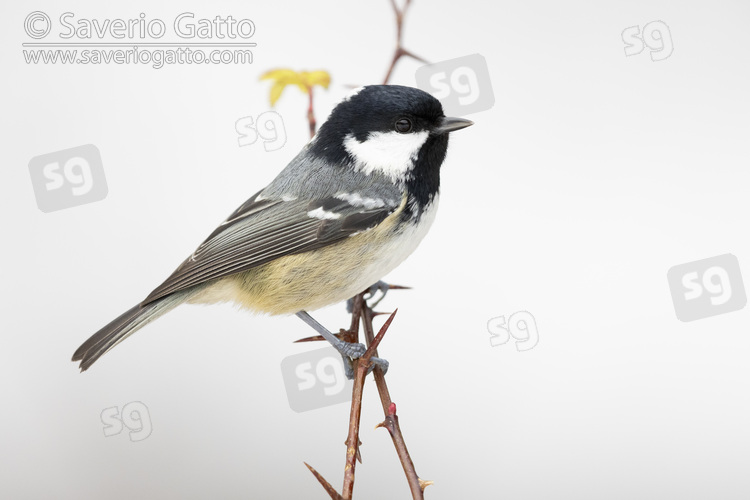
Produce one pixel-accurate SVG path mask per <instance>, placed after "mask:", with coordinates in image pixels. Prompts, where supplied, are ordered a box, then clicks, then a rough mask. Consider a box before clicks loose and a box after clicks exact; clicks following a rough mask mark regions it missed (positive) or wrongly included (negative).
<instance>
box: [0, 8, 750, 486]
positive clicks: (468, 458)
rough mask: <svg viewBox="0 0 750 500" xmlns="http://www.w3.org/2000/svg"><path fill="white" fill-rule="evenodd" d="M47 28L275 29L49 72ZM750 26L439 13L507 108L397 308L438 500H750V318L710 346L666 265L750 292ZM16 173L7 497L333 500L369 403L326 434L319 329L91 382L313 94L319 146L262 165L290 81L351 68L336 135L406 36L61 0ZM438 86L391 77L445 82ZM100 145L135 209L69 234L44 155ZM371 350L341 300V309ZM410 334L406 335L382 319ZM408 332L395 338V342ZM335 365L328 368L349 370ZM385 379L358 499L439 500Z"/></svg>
mask: <svg viewBox="0 0 750 500" xmlns="http://www.w3.org/2000/svg"><path fill="white" fill-rule="evenodd" d="M31 10H43V11H45V12H47V13H48V14H49V15H50V17H51V18H53V19H56V18H57V17H58V16H59V15H60V14H61V13H63V12H65V11H71V12H73V13H74V14H75V15H76V19H77V18H88V19H92V18H96V19H105V18H110V19H111V18H125V19H127V18H136V17H137V16H138V14H139V13H140V12H145V13H146V14H147V18H149V19H152V18H157V17H158V18H161V19H164V20H165V21H166V22H167V24H168V25H169V23H170V20H172V19H174V17H175V16H177V15H178V14H180V13H182V12H186V11H190V12H194V13H195V14H196V17H207V18H213V17H215V16H217V15H221V16H226V15H230V14H231V15H232V16H233V17H234V18H237V19H239V18H250V19H252V20H253V21H254V22H255V24H256V27H257V34H256V35H255V37H254V41H255V42H257V43H258V46H257V48H256V49H255V50H254V55H255V61H254V63H253V64H252V65H250V66H240V65H224V66H217V65H206V66H195V65H182V66H168V67H164V68H162V69H159V70H156V69H153V68H151V67H150V66H147V65H129V66H125V65H116V64H110V65H99V66H81V65H78V66H75V65H68V66H65V65H60V64H58V65H27V64H26V63H25V62H24V59H23V57H22V53H21V43H23V42H26V41H30V40H29V39H28V38H27V37H26V35H25V34H24V32H23V20H24V18H25V17H26V15H27V14H28V13H29V12H30V11H31ZM748 14H749V9H748V7H747V4H746V3H743V2H732V1H723V2H710V3H708V2H679V3H678V2H663V1H656V2H655V1H636V2H632V1H628V2H625V1H623V2H606V3H605V2H586V1H569V2H535V1H531V2H494V3H487V2H479V1H462V2H448V1H441V2H437V1H433V2H428V1H426V0H415V3H414V6H413V9H412V10H411V11H410V12H409V14H408V17H407V24H406V32H405V44H406V46H407V48H409V49H410V50H412V51H414V52H415V53H417V54H420V55H422V56H423V57H425V58H427V59H429V60H430V61H435V62H436V61H441V60H446V59H452V58H455V57H460V56H464V55H468V54H473V53H480V54H482V55H483V56H484V57H485V58H486V60H487V63H488V65H489V69H490V74H491V79H492V86H493V89H494V94H495V100H496V102H495V106H494V107H493V108H492V109H491V110H489V111H485V112H481V113H476V114H473V115H471V116H470V118H471V119H472V120H474V121H475V122H476V125H475V126H474V127H471V128H469V129H466V130H462V131H460V132H457V133H456V134H455V135H454V136H453V137H452V139H451V145H450V151H449V155H448V159H447V162H446V164H445V165H444V167H443V171H442V182H443V189H442V199H441V207H440V213H439V215H438V218H437V221H436V223H435V225H434V227H433V230H432V231H431V233H430V234H429V235H428V237H427V238H426V239H425V241H424V242H423V244H422V245H421V247H420V248H419V249H418V250H417V252H416V253H415V254H414V255H413V256H412V257H411V258H410V259H409V260H407V261H406V263H404V264H403V265H402V266H401V267H400V268H399V269H397V270H396V271H394V272H393V273H392V274H391V275H390V276H388V277H387V279H388V280H389V281H390V282H393V283H398V284H404V285H411V286H413V287H414V290H412V291H408V292H393V293H392V295H390V296H389V297H388V298H387V299H386V300H385V302H383V303H382V305H381V306H380V309H382V310H392V309H393V308H395V307H398V308H399V314H398V316H397V317H396V320H395V322H394V324H393V326H392V328H391V330H390V332H389V334H388V335H387V336H386V338H385V341H384V343H383V344H382V346H381V350H380V352H381V354H382V355H383V356H384V357H386V358H387V359H388V360H389V361H390V362H391V370H390V372H389V374H388V382H389V385H390V388H391V395H392V397H393V400H394V401H395V402H396V403H397V404H398V411H399V415H400V416H401V423H402V427H403V431H404V434H405V437H406V440H407V443H408V445H409V449H410V451H411V453H412V457H413V459H414V462H415V464H416V467H417V471H418V472H419V473H420V474H421V476H422V477H423V478H425V479H431V480H434V481H435V485H434V486H431V487H430V488H429V489H428V490H427V497H428V498H432V499H455V498H479V497H482V498H513V499H550V498H554V499H558V498H559V499H578V500H580V499H601V498H607V499H630V498H640V499H663V498H680V499H693V498H695V499H699V498H722V499H735V498H737V499H740V498H748V496H750V480H748V478H747V470H748V466H750V458H749V457H750V455H748V452H747V450H748V449H749V447H750V431H748V422H749V421H750V403H748V392H749V391H748V389H750V387H749V386H750V373H749V371H750V369H749V368H748V361H747V360H748V355H749V354H750V332H748V314H749V312H748V308H745V309H743V310H741V311H738V312H733V313H729V314H725V315H721V316H716V317H712V318H706V319H702V320H698V321H694V322H690V323H682V322H680V321H678V320H677V318H676V317H675V314H674V309H673V306H672V301H671V297H670V293H669V288H668V284H667V279H666V274H667V270H668V269H669V268H670V267H672V266H674V265H678V264H682V263H685V262H690V261H693V260H698V259H703V258H707V257H712V256H715V255H720V254H724V253H733V254H734V255H736V256H737V257H738V259H739V261H740V265H741V266H744V268H743V269H744V270H745V272H746V287H747V286H748V285H747V282H748V280H750V277H749V276H750V268H748V263H750V238H749V237H748V214H749V213H750V201H748V196H747V192H748V182H749V181H750V174H749V173H748V172H749V171H750V170H749V169H748V156H749V153H750V141H748V132H749V131H750V125H748V116H750V99H749V98H748V91H747V89H749V88H750V72H749V71H748V64H747V56H748V54H747V49H748V47H750V31H748V29H747V23H748V20H749V19H748ZM1 19H2V21H1V23H2V24H1V25H0V28H2V29H1V30H0V37H1V38H0V40H1V42H2V43H0V57H1V58H2V63H3V77H2V80H1V83H0V85H2V96H3V106H2V113H0V127H2V130H1V131H2V137H4V142H3V151H4V153H5V158H6V159H5V168H4V170H3V173H4V176H3V181H2V182H0V200H2V201H1V203H2V211H1V212H0V213H2V228H3V245H2V250H1V252H2V255H1V257H2V262H3V265H2V266H1V267H2V281H1V282H2V284H3V288H2V290H3V291H2V294H3V295H2V303H3V306H2V308H3V309H2V310H3V314H2V320H1V321H2V327H0V330H2V333H1V334H0V335H1V337H0V380H1V382H0V401H1V403H0V404H1V405H2V411H0V471H2V472H0V476H1V478H0V497H2V498H61V499H62V498H77V499H84V498H85V499H88V498H92V499H93V498H181V499H187V498H195V499H202V498H321V499H322V498H328V497H327V496H326V494H325V493H324V492H323V490H322V488H321V487H320V486H319V485H318V484H317V482H316V481H315V479H314V478H313V477H312V475H311V474H310V473H309V472H308V471H307V469H306V468H305V467H304V465H303V461H307V462H308V463H310V464H311V465H313V466H314V467H315V468H316V469H317V470H318V471H320V472H321V473H322V474H323V475H324V476H325V477H327V478H328V479H329V480H330V481H331V482H332V483H333V484H334V485H336V486H337V487H340V485H341V481H342V477H343V466H344V459H345V447H344V445H343V441H344V439H345V436H346V430H347V419H348V406H347V405H336V406H330V407H327V408H324V409H321V410H316V411H310V412H306V413H295V412H293V411H292V410H291V409H290V408H289V405H288V402H287V399H286V394H285V389H284V385H283V382H282V377H281V370H280V363H281V360H282V359H283V358H284V357H285V356H289V355H291V354H298V353H300V352H303V351H304V350H305V349H308V348H309V347H308V346H299V345H294V344H292V343H291V342H292V341H293V340H295V339H297V338H300V337H303V336H307V335H310V334H311V331H308V330H309V329H308V328H307V327H305V326H304V325H303V323H302V322H300V321H299V320H297V319H295V318H293V317H292V318H275V317H263V316H252V315H250V314H248V313H245V312H239V311H237V310H236V309H235V308H233V307H232V306H230V305H224V306H211V307H197V306H184V307H181V308H179V309H177V310H175V311H173V312H172V313H170V314H169V315H167V316H165V317H164V318H162V319H160V320H159V321H157V322H156V323H154V324H152V325H149V326H148V327H146V328H145V329H143V330H141V331H140V332H138V333H137V334H136V335H134V336H133V337H132V338H130V339H129V340H127V341H126V342H124V343H123V344H121V345H119V346H118V347H117V348H116V349H114V350H113V351H112V352H110V353H108V354H107V355H106V356H104V357H103V358H102V359H101V360H100V361H99V362H97V363H96V365H94V367H93V368H92V369H91V370H89V371H88V372H86V373H84V374H79V372H78V370H77V367H76V365H74V364H73V363H71V362H70V361H69V359H70V356H71V354H72V353H73V351H74V350H75V348H76V347H78V345H79V344H80V343H81V342H82V341H84V340H85V339H86V338H87V337H88V336H89V335H91V334H92V333H94V332H95V331H96V330H98V329H99V328H100V327H101V326H103V325H104V324H106V323H107V322H108V321H110V320H111V319H113V318H114V317H115V316H117V315H119V314H120V313H121V312H123V311H124V310H126V309H127V308H129V307H130V306H132V305H133V304H135V303H136V302H138V301H140V300H141V299H142V298H143V297H145V295H147V294H148V292H149V291H150V290H151V289H153V288H154V287H155V286H156V285H158V284H159V283H160V282H161V281H162V280H163V279H164V278H166V276H167V275H168V274H169V273H171V272H172V270H173V269H174V268H175V267H176V266H177V265H178V264H179V263H180V262H181V261H182V259H184V258H185V257H186V256H187V255H189V253H190V252H192V250H193V249H194V248H195V246H197V244H198V243H199V242H200V241H202V240H203V238H205V236H207V235H208V234H209V233H210V231H211V230H212V229H213V228H214V227H215V225H216V224H217V223H218V222H220V221H221V220H222V219H223V218H224V217H225V216H226V215H228V214H229V213H230V212H231V211H232V210H233V209H234V208H235V207H236V206H238V205H239V204H240V203H242V202H243V201H244V200H245V199H247V198H248V197H249V196H250V195H252V194H253V193H255V192H256V191H257V190H258V189H260V188H261V187H263V186H264V185H265V184H266V183H268V182H269V181H270V180H271V179H272V178H273V177H274V176H275V175H276V173H278V172H279V171H280V170H281V169H282V168H283V167H284V165H285V164H286V162H288V161H289V160H290V159H291V158H292V157H293V156H294V155H295V154H296V152H297V151H298V150H299V148H300V147H302V145H303V144H304V143H305V142H306V140H307V130H306V128H307V123H306V121H305V110H306V98H305V96H304V95H303V94H301V93H300V92H299V91H298V90H297V89H295V88H289V89H287V90H286V92H285V95H284V96H283V97H282V99H281V101H280V103H279V104H278V106H277V108H276V110H277V111H278V112H279V113H280V114H281V115H282V116H283V117H284V120H285V123H286V131H287V134H288V141H287V144H286V146H285V147H283V148H282V149H280V150H279V151H275V152H265V151H264V150H263V148H262V146H261V144H260V143H257V144H255V145H252V146H246V147H239V146H238V144H237V133H236V132H235V130H234V124H235V122H236V120H237V119H239V118H241V117H245V116H257V114H259V113H261V112H263V111H266V110H268V109H269V104H268V89H269V84H268V82H259V81H258V77H259V75H260V74H262V73H263V72H265V71H266V70H268V69H272V68H276V67H289V68H293V69H326V70H328V71H330V72H331V74H332V76H333V81H332V84H331V87H330V89H329V90H328V91H320V90H318V91H317V94H316V95H317V97H316V110H317V115H318V119H319V121H322V120H323V119H324V118H325V116H326V115H327V113H328V111H330V109H331V107H332V106H333V105H334V104H335V102H336V101H338V100H339V99H340V98H341V97H343V96H344V95H345V94H346V93H347V91H348V87H347V85H348V84H357V85H358V84H366V83H379V82H380V81H381V80H382V78H383V76H384V75H385V70H386V67H387V65H388V63H389V61H390V58H391V56H392V52H391V51H392V49H393V43H394V39H395V28H394V22H393V14H392V12H391V9H390V6H389V3H388V2H387V1H386V0H377V1H369V2H345V1H322V0H321V1H317V2H303V1H297V2H287V3H286V4H285V3H284V2H249V1H245V2H215V3H213V4H208V3H206V4H203V5H202V4H199V3H196V2H191V1H181V2H172V3H162V4H160V5H155V4H154V3H153V2H128V3H122V4H121V5H119V6H115V5H107V6H105V5H103V4H101V3H98V2H91V1H74V0H68V1H66V2H51V1H40V2H36V3H35V4H34V5H33V6H29V7H17V6H13V7H10V6H8V5H7V4H4V6H3V7H2V16H1ZM654 20H662V21H664V22H665V23H667V24H668V25H669V27H670V30H671V36H672V39H673V43H674V53H673V54H672V56H671V57H670V58H668V59H666V60H664V61H659V62H652V61H651V59H650V57H649V55H648V49H647V50H646V51H644V52H643V53H641V54H640V55H637V56H632V57H626V56H625V53H624V47H625V45H624V43H623V41H622V39H621V33H622V31H623V30H624V29H625V28H627V27H630V26H635V25H639V26H641V27H642V26H643V25H644V24H646V23H648V22H650V21H654ZM418 67H419V63H417V62H415V61H411V60H405V61H403V62H402V63H400V64H399V66H398V68H397V71H396V73H395V75H394V78H393V80H392V83H399V84H405V85H414V82H415V80H414V74H415V71H416V69H417V68H418ZM89 143H91V144H95V145H96V146H97V147H98V148H99V149H100V151H101V154H102V158H103V162H104V169H105V172H106V176H107V183H108V185H109V194H108V196H107V198H106V199H105V200H103V201H101V202H97V203H92V204H88V205H83V206H79V207H75V208H71V209H67V210H62V211H59V212H54V213H49V214H44V213H42V212H40V211H39V210H38V208H37V206H36V202H35V199H34V194H33V190H32V186H31V182H30V177H29V172H28V168H27V165H28V162H29V160H30V159H31V158H32V157H34V156H37V155H41V154H45V153H50V152H53V151H58V150H62V149H66V148H70V147H74V146H79V145H82V144H89ZM519 310H528V311H529V312H531V313H532V314H533V315H534V317H535V318H536V321H537V324H538V328H539V343H538V345H537V346H536V347H535V348H534V349H531V350H529V351H525V352H518V351H517V350H516V349H515V347H514V345H513V341H511V342H509V343H508V344H506V345H503V346H499V347H494V348H493V347H490V342H489V333H488V331H487V321H488V320H489V319H490V318H493V317H497V316H500V315H506V316H507V315H510V314H512V313H513V312H515V311H519ZM316 317H318V319H319V320H321V321H322V322H323V323H324V324H326V325H328V326H329V327H330V328H338V327H339V326H346V325H348V317H347V316H346V315H345V313H344V310H343V307H342V306H340V305H337V306H334V307H331V308H328V309H326V310H323V311H319V312H317V313H316ZM379 321H382V319H379ZM378 324H380V323H378ZM318 347H320V346H319V345H315V346H313V348H318ZM374 389H375V388H374V385H373V384H371V383H368V385H367V387H366V393H365V397H366V400H367V401H366V404H365V407H364V410H363V416H362V434H361V439H362V441H363V446H362V454H363V457H364V464H362V465H360V466H359V467H358V468H357V482H356V486H355V498H359V499H382V498H409V494H408V490H407V486H406V481H405V479H404V478H403V473H402V471H401V466H400V464H399V463H398V461H397V458H396V455H395V452H394V451H393V446H392V444H391V440H390V438H389V436H388V434H387V432H386V431H385V430H383V429H378V430H373V427H374V426H375V424H377V423H378V422H379V421H381V420H382V413H381V410H380V407H379V402H378V400H377V396H376V392H375V390H374ZM131 401H142V402H143V403H144V404H146V405H147V406H148V408H149V411H150V417H151V421H152V425H153V432H152V434H151V436H149V437H148V439H146V440H144V441H141V442H136V443H133V442H131V441H130V440H129V439H128V436H127V433H126V432H123V433H122V434H120V435H117V436H113V437H104V434H103V424H102V422H101V420H100V413H101V412H102V410H104V409H105V408H109V407H113V406H119V407H122V405H124V404H126V403H128V402H131Z"/></svg>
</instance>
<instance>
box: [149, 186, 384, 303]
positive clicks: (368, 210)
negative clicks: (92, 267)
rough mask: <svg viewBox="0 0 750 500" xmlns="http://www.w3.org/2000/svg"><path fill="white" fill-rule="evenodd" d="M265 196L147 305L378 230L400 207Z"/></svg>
mask: <svg viewBox="0 0 750 500" xmlns="http://www.w3.org/2000/svg"><path fill="white" fill-rule="evenodd" d="M259 194H260V193H258V194H256V195H255V196H253V197H252V198H250V199H249V200H248V201H246V202H245V203H244V204H243V205H242V206H240V207H239V208H238V209H237V210H235V211H234V212H233V213H232V215H230V216H229V218H227V220H226V221H225V222H223V223H222V224H221V225H220V226H219V227H218V228H216V230H215V231H214V232H213V233H211V235H210V236H209V237H208V238H207V239H206V240H205V241H204V242H203V243H202V244H201V245H200V246H199V247H198V248H197V249H196V251H195V252H194V253H193V255H191V256H190V257H188V258H187V259H186V260H185V261H184V262H183V263H182V264H180V266H179V267H178V268H177V269H176V270H175V271H174V273H172V275H171V276H170V277H169V278H167V280H166V281H165V282H164V283H162V284H161V285H159V287H157V288H156V289H155V290H154V291H153V292H151V294H150V295H149V296H148V297H146V300H144V301H143V302H142V305H146V304H149V303H151V302H154V301H156V300H158V299H160V298H162V297H165V296H167V295H170V294H172V293H174V292H177V291H180V290H184V289H186V288H188V287H192V286H195V285H199V284H201V283H205V282H207V281H209V280H213V279H216V278H221V277H223V276H227V275H230V274H234V273H238V272H241V271H246V270H248V269H251V268H253V267H256V266H259V265H261V264H264V263H266V262H269V261H271V260H274V259H277V258H279V257H283V256H285V255H290V254H296V253H301V252H306V251H309V250H313V249H316V248H321V247H324V246H326V245H330V244H331V243H335V242H337V241H339V240H341V239H343V238H346V237H347V236H350V235H352V234H354V233H357V232H362V231H366V230H368V229H371V228H373V227H375V226H376V225H378V224H379V223H381V222H382V221H383V220H384V219H385V218H386V217H388V216H389V215H390V214H391V213H393V212H394V211H395V210H396V209H397V206H394V204H393V203H392V202H391V203H387V202H384V201H380V200H378V202H377V203H373V202H372V200H370V202H369V203H367V204H363V203H358V202H357V201H358V200H351V199H350V200H349V201H346V200H342V199H339V198H336V197H326V198H322V199H318V200H289V201H285V200H284V199H264V198H261V197H259Z"/></svg>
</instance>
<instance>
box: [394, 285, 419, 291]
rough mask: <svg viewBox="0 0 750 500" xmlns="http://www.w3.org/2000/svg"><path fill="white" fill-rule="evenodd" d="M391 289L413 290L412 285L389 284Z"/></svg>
mask: <svg viewBox="0 0 750 500" xmlns="http://www.w3.org/2000/svg"><path fill="white" fill-rule="evenodd" d="M388 289H389V290H413V288H412V287H410V286H403V285H388Z"/></svg>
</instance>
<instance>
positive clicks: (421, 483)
mask: <svg viewBox="0 0 750 500" xmlns="http://www.w3.org/2000/svg"><path fill="white" fill-rule="evenodd" d="M417 479H419V487H420V488H422V491H424V489H425V488H427V487H428V486H430V485H433V484H435V481H422V479H420V478H417Z"/></svg>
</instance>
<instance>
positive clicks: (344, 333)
mask: <svg viewBox="0 0 750 500" xmlns="http://www.w3.org/2000/svg"><path fill="white" fill-rule="evenodd" d="M333 335H334V336H335V337H336V338H338V339H340V340H343V341H344V342H354V341H353V340H350V339H353V338H354V334H353V333H352V332H350V331H349V330H344V329H343V328H342V329H341V330H339V333H334V334H333ZM321 340H325V338H324V337H323V336H322V335H313V336H312V337H305V338H303V339H299V340H295V341H294V342H292V343H293V344H300V343H303V342H319V341H321Z"/></svg>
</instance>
